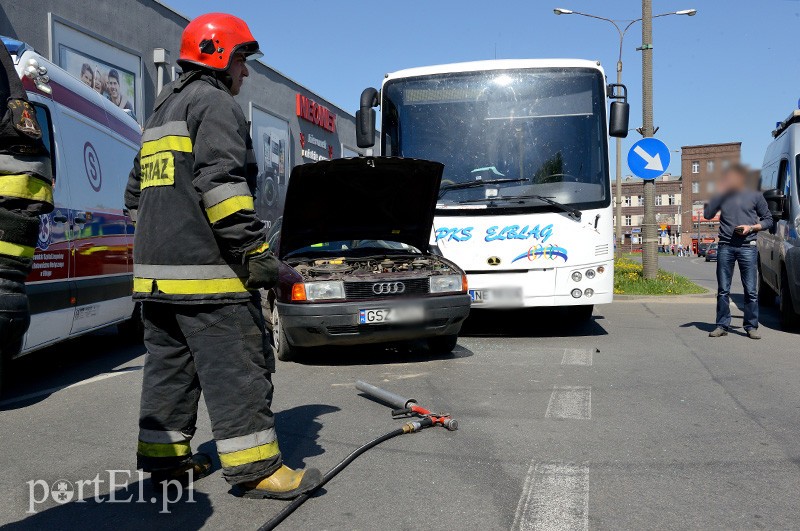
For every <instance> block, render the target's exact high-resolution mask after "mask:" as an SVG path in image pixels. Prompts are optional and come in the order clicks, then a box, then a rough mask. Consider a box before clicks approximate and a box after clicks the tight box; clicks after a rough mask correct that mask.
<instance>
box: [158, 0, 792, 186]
mask: <svg viewBox="0 0 800 531" xmlns="http://www.w3.org/2000/svg"><path fill="white" fill-rule="evenodd" d="M162 1H163V2H164V3H165V4H167V5H169V6H170V7H172V8H173V9H175V10H176V11H178V12H180V13H182V14H184V15H186V16H187V17H190V18H191V17H194V16H197V15H200V14H202V13H205V12H211V11H219V10H222V9H224V10H225V11H227V12H229V13H232V14H234V15H237V16H239V17H241V18H243V19H244V20H245V21H246V22H247V23H248V25H249V26H250V28H251V30H252V31H253V33H254V35H255V37H256V38H257V39H258V41H259V43H260V45H261V49H262V51H264V54H265V55H264V57H263V59H262V60H263V61H264V62H266V63H267V64H269V65H270V66H272V67H273V68H275V69H276V70H278V71H280V72H282V73H283V74H285V75H287V76H289V77H291V78H292V79H294V80H296V81H298V82H299V83H301V84H303V85H305V86H306V87H308V88H310V89H311V90H313V91H314V92H316V93H318V94H320V95H321V96H323V97H325V98H326V99H328V100H329V101H331V102H332V103H334V104H336V105H338V106H340V107H342V108H344V109H345V110H347V111H348V112H351V113H355V111H356V109H357V107H358V99H359V96H360V94H361V91H362V90H363V89H364V88H365V87H368V86H375V87H379V86H380V83H381V80H382V78H383V75H384V74H385V73H387V72H393V71H396V70H400V69H403V68H410V67H415V66H426V65H435V64H443V63H453V62H461V61H474V60H483V59H494V58H497V59H519V58H581V59H592V60H599V61H600V62H601V63H602V65H603V67H604V68H605V70H606V74H607V76H608V77H609V80H610V81H614V80H615V79H616V70H615V69H616V66H615V65H616V61H617V56H618V53H619V36H618V34H617V32H616V30H615V29H614V27H613V26H612V25H611V24H610V23H608V22H605V21H601V20H594V19H590V18H586V17H582V16H578V15H561V16H556V15H554V14H553V8H555V7H562V8H566V9H570V10H574V11H581V12H584V13H589V14H593V15H598V16H603V17H606V18H611V19H616V20H632V19H637V18H640V17H641V2H640V1H638V0H527V1H518V0H494V1H488V2H487V1H486V0H483V1H476V0H437V1H432V0H404V1H402V2H386V1H377V2H376V1H369V2H368V1H366V0H338V1H331V0H327V1H323V0H304V1H300V0H261V1H254V0H227V1H226V2H224V3H223V4H220V3H219V2H210V1H207V0H162ZM690 8H694V9H697V11H698V12H697V15H696V16H694V17H688V16H669V17H662V18H658V19H655V20H654V21H653V65H654V75H653V84H654V98H653V101H654V112H653V114H654V124H655V125H656V126H658V127H659V130H658V132H657V133H656V137H657V138H659V139H661V140H663V141H664V142H666V143H667V145H668V146H669V148H670V149H671V150H677V149H680V147H681V146H685V145H694V144H712V143H718V142H742V161H743V162H744V163H746V164H748V165H750V166H753V167H757V168H758V167H761V162H762V160H763V156H764V151H765V149H766V147H767V145H768V144H769V142H770V140H771V139H772V137H771V135H770V133H771V131H772V130H773V129H774V128H775V122H778V121H781V120H783V119H784V118H786V117H787V116H788V115H789V114H790V113H791V112H792V110H793V109H795V108H797V106H798V98H800V83H798V81H800V79H798V78H799V77H800V46H798V41H797V35H798V29H800V0H653V14H659V13H666V12H674V11H678V10H682V9H690ZM641 43H642V39H641V25H640V24H638V23H637V24H635V25H634V26H633V27H632V28H631V29H630V30H629V31H628V33H627V34H626V36H625V40H624V46H623V57H622V59H623V65H624V67H623V83H625V84H626V85H627V86H628V95H629V103H630V104H631V127H632V128H636V127H639V126H640V125H641V123H642V104H641V87H642V81H641V79H642V69H641V52H638V51H636V48H637V47H638V46H640V45H641ZM639 138H641V137H640V135H639V134H638V133H637V132H635V131H632V132H631V133H630V134H629V135H628V138H627V139H625V140H624V142H623V161H624V165H623V171H625V173H626V174H627V173H628V168H627V163H626V159H627V156H626V154H627V151H628V150H629V149H630V147H631V146H632V145H633V143H634V142H635V141H636V140H638V139H639ZM610 146H611V166H610V167H611V168H612V173H613V168H614V164H615V162H614V149H613V142H612V143H611V144H610ZM673 155H674V157H673V159H672V163H671V164H670V167H669V168H668V170H667V171H669V172H671V173H673V174H675V175H679V174H680V161H679V154H678V153H673Z"/></svg>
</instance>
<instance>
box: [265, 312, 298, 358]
mask: <svg viewBox="0 0 800 531" xmlns="http://www.w3.org/2000/svg"><path fill="white" fill-rule="evenodd" d="M270 318H271V322H272V340H273V341H274V342H275V357H276V358H278V359H279V360H281V361H294V360H295V359H296V358H297V348H295V347H293V346H292V345H291V343H289V340H288V339H287V338H286V334H285V333H284V331H283V324H282V323H281V316H280V314H279V313H278V306H277V304H273V305H272V312H270Z"/></svg>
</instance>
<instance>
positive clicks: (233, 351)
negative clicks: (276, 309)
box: [137, 294, 282, 484]
mask: <svg viewBox="0 0 800 531" xmlns="http://www.w3.org/2000/svg"><path fill="white" fill-rule="evenodd" d="M142 318H143V320H144V328H145V336H144V342H145V346H146V347H147V355H146V357H145V364H144V375H143V382H142V399H141V411H140V417H139V444H138V449H137V462H138V466H139V468H142V469H143V470H145V471H148V472H153V471H157V470H164V469H169V468H173V467H177V466H181V465H183V464H185V463H187V462H188V461H189V460H190V459H191V454H192V451H191V448H190V440H191V438H192V436H193V435H194V431H195V423H196V421H197V404H198V401H199V399H200V394H201V392H202V394H203V396H204V399H205V402H206V407H207V408H208V413H209V416H210V418H211V429H212V431H213V434H214V439H215V441H216V445H217V452H218V454H219V458H220V463H221V464H222V469H223V476H224V477H225V479H226V480H227V481H228V482H229V483H231V484H238V483H243V482H246V481H252V480H255V479H259V478H263V477H265V476H268V475H270V474H272V473H273V472H274V471H275V470H277V469H278V468H280V466H281V464H282V461H281V454H280V450H279V449H278V441H277V437H276V434H275V417H274V415H273V413H272V410H271V409H270V406H271V403H272V392H273V387H272V375H271V373H273V372H275V359H274V355H273V352H272V348H271V347H270V345H269V342H268V340H267V334H266V330H265V328H264V318H263V316H262V314H261V304H260V301H259V298H258V295H257V294H254V296H253V298H252V299H251V300H250V301H249V302H246V303H232V304H171V303H162V302H150V301H145V302H143V303H142Z"/></svg>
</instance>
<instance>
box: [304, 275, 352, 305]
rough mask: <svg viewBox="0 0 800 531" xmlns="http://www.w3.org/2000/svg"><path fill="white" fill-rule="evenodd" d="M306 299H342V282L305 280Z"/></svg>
mask: <svg viewBox="0 0 800 531" xmlns="http://www.w3.org/2000/svg"><path fill="white" fill-rule="evenodd" d="M305 288H306V300H309V301H315V300H329V299H344V283H343V282H342V281H340V280H331V281H327V282H306V283H305Z"/></svg>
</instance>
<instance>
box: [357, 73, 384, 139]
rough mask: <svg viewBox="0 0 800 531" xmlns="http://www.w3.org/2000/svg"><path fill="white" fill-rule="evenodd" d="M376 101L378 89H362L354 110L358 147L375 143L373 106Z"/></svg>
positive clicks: (376, 103) (376, 104)
mask: <svg viewBox="0 0 800 531" xmlns="http://www.w3.org/2000/svg"><path fill="white" fill-rule="evenodd" d="M378 103H379V101H378V91H377V90H375V89H374V88H372V87H369V88H366V89H364V92H362V93H361V104H360V105H359V110H357V111H356V143H357V144H358V147H360V148H370V147H372V146H374V145H375V107H377V106H378Z"/></svg>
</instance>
